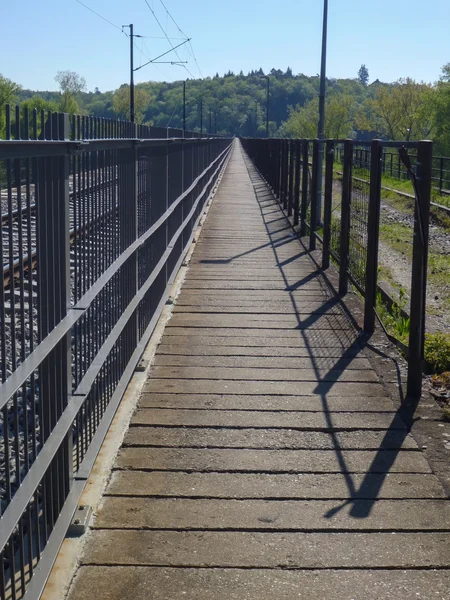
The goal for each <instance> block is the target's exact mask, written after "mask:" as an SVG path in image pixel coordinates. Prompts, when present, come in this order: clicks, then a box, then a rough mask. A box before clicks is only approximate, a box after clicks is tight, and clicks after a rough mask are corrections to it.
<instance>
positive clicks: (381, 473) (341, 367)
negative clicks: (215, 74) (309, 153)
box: [246, 159, 418, 519]
mask: <svg viewBox="0 0 450 600" xmlns="http://www.w3.org/2000/svg"><path fill="white" fill-rule="evenodd" d="M246 164H247V169H248V171H249V176H250V179H251V181H252V183H253V187H254V192H255V196H256V199H257V201H258V204H259V207H260V210H261V216H262V218H263V221H264V224H265V226H266V231H267V234H268V236H269V238H270V239H271V238H272V236H273V232H271V231H270V230H269V227H268V225H269V222H267V221H266V219H265V216H266V215H267V214H272V213H273V212H277V211H279V210H280V208H279V205H278V203H277V202H276V200H275V199H274V197H273V195H272V193H271V192H270V191H269V190H268V188H267V186H266V184H265V183H257V182H261V178H260V175H259V174H257V172H256V169H255V168H254V167H253V165H252V163H251V162H250V161H248V159H246ZM272 205H273V206H274V209H275V210H274V211H269V212H266V211H264V209H265V208H270V207H271V206H272ZM282 219H284V221H285V223H286V224H287V225H288V226H289V228H291V230H292V226H291V224H290V223H289V221H288V219H287V218H286V217H285V216H284V215H283V216H282V217H280V219H276V221H279V220H282ZM272 222H273V221H272ZM292 241H294V239H293V240H292ZM295 241H296V242H297V243H299V242H298V239H297V236H295ZM269 245H270V246H272V248H273V251H274V254H275V257H276V262H277V266H278V268H279V269H280V272H281V274H282V277H283V280H284V282H285V284H286V291H287V292H289V297H290V299H291V302H292V306H293V308H294V310H295V315H296V317H297V321H298V327H297V329H298V331H299V334H300V335H301V336H302V338H303V340H304V343H305V347H306V348H307V349H308V351H309V354H310V358H311V362H312V364H313V369H314V372H315V374H316V376H317V380H318V384H317V386H316V388H315V390H314V391H313V393H315V394H317V395H319V396H320V398H321V401H322V406H323V411H324V416H325V420H326V423H327V429H328V433H329V434H330V437H331V439H332V443H333V448H334V451H335V453H336V457H337V460H338V463H339V465H340V469H341V473H342V475H343V476H344V478H345V481H346V485H347V488H348V492H349V498H348V499H346V500H345V501H343V502H341V503H340V504H338V505H337V506H336V507H335V508H333V509H331V510H329V511H328V512H327V513H325V515H324V516H325V518H327V519H331V518H332V517H333V516H334V515H336V514H337V513H338V512H340V511H341V510H342V509H344V508H345V507H346V506H351V508H350V511H349V516H350V517H353V518H355V519H365V518H368V517H369V515H370V513H371V511H372V509H373V507H374V503H375V502H376V501H377V499H378V496H379V493H380V490H381V488H382V486H383V483H384V481H385V479H386V477H387V476H388V475H389V472H390V470H391V469H392V466H393V464H394V462H395V460H396V458H397V456H398V453H399V452H400V450H401V449H402V446H403V443H404V441H405V439H406V437H407V436H408V434H409V432H410V430H411V427H412V425H413V424H414V421H415V418H414V414H415V411H416V408H417V405H418V400H417V401H411V402H407V403H405V402H403V395H402V382H401V375H400V368H399V365H398V362H397V361H396V360H395V359H394V358H393V357H391V356H388V355H387V354H385V353H384V352H382V351H380V350H379V349H377V348H375V347H374V346H373V345H371V344H370V343H369V339H370V336H367V335H365V334H363V332H362V331H361V329H360V328H359V326H358V323H357V322H356V320H355V318H354V317H353V315H352V314H351V313H350V312H349V310H348V308H347V307H346V306H345V304H344V303H343V302H342V300H341V297H340V296H339V294H338V293H337V292H336V291H335V290H334V287H333V285H332V283H331V281H330V280H329V278H328V277H327V276H326V274H325V273H324V272H323V271H322V270H321V269H320V267H319V266H318V265H315V266H316V268H314V270H313V271H312V272H311V273H310V274H308V275H307V276H305V277H304V278H303V279H300V280H299V281H298V282H296V283H295V284H290V283H289V282H288V279H287V276H286V273H285V272H284V270H283V268H284V267H285V266H286V265H287V264H291V263H292V262H293V261H294V260H296V259H297V258H301V257H304V256H305V255H309V253H308V252H306V251H302V252H299V253H298V254H297V255H296V256H295V257H292V258H290V259H288V260H287V261H280V260H279V258H278V256H277V242H271V243H270V244H269ZM299 247H301V246H299ZM313 280H317V281H321V282H322V283H323V284H324V285H325V286H326V287H327V289H328V290H329V291H330V292H331V293H332V297H331V298H327V299H326V300H325V302H324V303H323V305H322V307H321V311H320V312H315V314H311V315H309V316H308V317H307V318H306V319H304V320H302V319H301V318H300V313H299V311H298V308H297V305H296V302H295V298H294V296H293V293H292V292H293V291H295V290H298V289H300V288H301V287H302V286H303V285H305V283H307V282H309V281H313ZM335 306H339V307H340V308H341V310H342V314H341V318H345V319H346V320H347V322H348V324H349V331H353V332H354V337H353V339H352V338H351V337H349V338H348V344H347V345H346V347H345V344H342V340H341V342H340V343H341V345H342V354H341V356H340V357H339V358H337V360H336V362H335V363H334V364H333V365H332V367H331V368H329V369H328V372H327V373H325V374H322V375H321V373H320V367H319V365H318V364H317V362H318V361H317V359H316V358H315V357H314V352H313V349H312V347H311V345H310V342H309V339H308V336H307V335H306V332H307V331H308V329H309V328H310V327H311V326H312V325H313V324H314V323H315V322H316V321H317V320H318V319H320V318H323V317H324V316H325V315H326V314H327V313H328V312H329V310H330V309H331V308H332V307H335ZM318 331H319V333H318V335H320V330H318ZM325 335H326V334H325ZM324 341H325V340H324ZM364 348H370V350H371V351H373V352H376V353H377V354H378V355H380V356H382V357H383V358H386V359H389V360H390V361H391V362H392V363H393V364H394V365H395V370H396V376H397V382H398V388H399V390H400V394H401V395H402V398H401V399H402V404H401V407H400V408H399V409H398V410H397V411H396V412H395V413H394V414H393V417H392V421H391V423H390V424H389V426H388V428H387V429H386V432H385V435H384V437H383V440H382V441H381V443H380V445H379V447H378V449H377V450H376V455H375V457H374V459H373V461H372V463H371V465H370V467H369V469H368V470H367V472H366V473H365V476H364V479H363V481H362V483H361V484H360V486H359V487H358V488H357V487H356V485H355V482H354V480H353V477H352V473H351V471H350V469H349V468H348V466H347V464H346V460H345V456H344V453H343V449H342V447H341V445H340V443H339V439H338V435H337V433H336V429H335V428H334V426H333V418H332V409H331V408H330V406H329V401H328V398H327V395H328V394H329V392H330V390H331V389H332V388H333V386H334V385H335V383H336V382H337V381H339V377H340V375H341V374H342V373H343V372H344V371H345V370H346V368H347V367H348V357H350V356H354V353H355V351H358V352H359V351H361V350H363V349H364ZM331 372H333V374H335V375H336V378H335V379H336V380H335V381H326V379H327V376H329V375H330V373H331ZM336 372H337V373H336ZM399 423H404V425H405V427H404V428H399ZM394 439H395V444H394V443H393V440H394Z"/></svg>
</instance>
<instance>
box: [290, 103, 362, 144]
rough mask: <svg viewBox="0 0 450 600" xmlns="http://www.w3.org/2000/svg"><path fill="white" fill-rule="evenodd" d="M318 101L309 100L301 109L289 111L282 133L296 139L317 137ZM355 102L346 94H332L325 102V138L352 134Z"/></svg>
mask: <svg viewBox="0 0 450 600" xmlns="http://www.w3.org/2000/svg"><path fill="white" fill-rule="evenodd" d="M318 115H319V101H318V99H317V98H315V99H314V100H311V101H310V102H308V103H307V104H306V105H305V106H303V107H297V108H296V109H295V110H293V109H291V112H290V115H289V119H288V120H287V121H286V123H285V124H284V126H283V128H282V130H281V131H282V133H284V134H286V135H288V136H290V137H296V138H310V139H311V138H315V137H317V122H318ZM354 117H355V100H354V99H353V98H352V97H351V96H349V95H347V94H333V95H331V96H328V98H327V99H326V102H325V126H324V133H325V138H334V139H337V138H343V137H348V136H350V135H351V133H352V129H353V122H354Z"/></svg>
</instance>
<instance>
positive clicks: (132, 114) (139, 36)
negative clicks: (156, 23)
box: [122, 23, 191, 123]
mask: <svg viewBox="0 0 450 600" xmlns="http://www.w3.org/2000/svg"><path fill="white" fill-rule="evenodd" d="M124 27H128V28H129V29H130V36H129V37H130V121H131V122H132V123H134V120H135V110H134V72H135V71H139V69H142V67H146V66H147V65H149V64H150V63H154V64H171V65H183V64H184V63H185V62H186V61H172V60H171V61H158V58H162V57H163V56H165V55H166V54H169V53H170V52H173V51H174V50H176V49H177V48H179V47H180V46H183V45H184V44H187V43H188V42H189V41H190V40H191V38H188V39H187V40H185V41H184V42H181V44H178V46H174V47H173V48H172V49H171V50H167V52H163V53H162V54H160V55H159V56H157V57H156V58H153V59H152V60H149V61H148V62H146V63H144V64H143V65H141V66H140V67H136V69H135V68H134V59H133V48H134V43H133V39H134V38H135V37H136V38H141V37H142V35H138V34H134V31H133V24H132V23H130V25H122V31H123V28H124Z"/></svg>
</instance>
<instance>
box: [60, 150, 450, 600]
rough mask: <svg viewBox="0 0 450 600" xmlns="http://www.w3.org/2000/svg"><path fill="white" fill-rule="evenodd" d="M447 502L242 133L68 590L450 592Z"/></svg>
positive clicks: (395, 595)
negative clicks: (249, 156)
mask: <svg viewBox="0 0 450 600" xmlns="http://www.w3.org/2000/svg"><path fill="white" fill-rule="evenodd" d="M444 497H445V495H444V492H443V490H442V488H441V485H440V483H439V481H438V480H437V478H436V477H435V476H434V475H433V474H432V472H431V470H430V467H429V465H428V463H427V461H426V460H425V458H424V456H423V454H422V452H421V451H420V449H419V448H418V446H417V445H416V443H415V441H414V439H412V437H411V436H410V435H408V434H407V431H406V429H405V425H404V423H403V421H402V420H401V419H400V418H399V417H398V416H397V414H396V411H395V408H394V405H393V402H392V401H391V400H390V399H389V398H388V397H387V394H386V392H385V390H384V388H383V386H382V385H381V383H380V382H379V380H378V378H377V375H376V373H375V371H374V370H373V369H372V367H371V364H370V362H369V360H368V358H367V357H366V356H365V355H364V352H363V351H362V350H361V348H360V345H359V343H358V334H357V331H355V329H354V328H353V326H352V324H351V322H350V320H349V319H348V317H347V316H346V314H345V313H344V311H343V309H342V308H341V307H340V304H339V302H338V300H337V298H336V297H335V296H334V294H333V293H332V292H331V291H330V289H329V288H328V287H327V285H326V284H325V282H324V280H323V278H322V276H321V275H320V273H318V272H317V271H316V270H315V268H314V266H313V263H312V262H311V261H310V259H309V258H308V256H307V255H305V252H304V251H303V250H302V248H301V246H300V244H299V242H298V241H297V240H296V239H295V237H294V236H293V235H292V230H291V228H290V226H289V225H288V223H287V221H286V219H285V218H284V217H283V215H282V214H281V212H280V210H279V208H278V206H277V205H276V203H274V201H273V199H272V197H271V195H270V193H269V192H268V191H267V189H266V188H265V186H264V184H263V182H262V181H261V180H260V179H259V177H258V176H257V174H256V173H255V172H254V170H253V169H252V168H251V166H250V165H248V164H246V162H245V161H244V158H243V156H242V151H241V148H240V145H239V143H238V142H236V144H235V148H234V151H233V154H232V158H231V160H230V163H229V165H228V168H227V171H226V173H225V175H224V177H223V180H222V183H221V185H220V188H219V191H218V194H217V196H216V198H215V200H214V202H213V205H212V207H211V209H210V212H209V215H208V217H207V220H206V223H205V225H204V228H203V231H202V234H201V236H200V239H199V241H198V243H197V247H196V250H195V252H194V255H193V259H192V262H191V266H190V268H189V270H188V274H187V277H186V281H185V283H184V284H183V287H182V291H181V293H180V295H179V297H178V300H177V302H176V306H175V310H174V315H173V317H172V319H171V320H170V322H169V323H168V326H167V327H166V330H165V334H164V336H163V339H162V342H161V344H160V346H159V349H158V352H157V355H156V359H155V363H154V366H153V367H152V370H151V376H150V378H149V380H148V383H147V384H146V387H145V389H144V393H143V395H142V398H141V401H140V405H139V409H138V411H137V412H136V414H135V416H134V417H133V420H132V423H131V426H130V429H129V432H128V434H127V435H126V438H125V441H124V444H123V447H122V449H121V451H120V454H119V457H118V459H117V462H116V465H115V469H114V473H113V476H112V479H111V482H110V484H109V487H108V489H107V493H106V496H105V498H104V501H103V504H102V506H101V509H100V511H99V513H98V515H97V518H96V520H95V524H94V529H93V531H92V532H91V534H90V538H89V541H88V544H87V547H86V551H85V554H84V558H83V561H82V565H81V567H80V568H79V570H78V573H77V576H76V578H75V582H74V585H73V587H72V591H71V594H70V599H71V600H87V599H88V598H92V597H95V598H100V599H102V600H106V599H108V600H131V599H133V600H144V599H146V600H147V599H158V600H175V599H177V600H179V599H180V598H186V599H189V600H194V599H195V600H265V599H273V600H281V599H282V600H291V599H293V598H301V599H304V600H319V599H320V600H331V599H332V600H350V599H355V600H356V599H358V600H375V599H376V600H380V599H388V598H389V599H395V600H402V599H405V600H406V599H408V600H410V599H411V598H421V599H430V598H433V599H442V600H444V599H447V600H448V598H449V597H450V570H449V563H450V544H449V542H450V507H449V504H448V502H447V501H446V500H445V499H444ZM394 534H395V535H394Z"/></svg>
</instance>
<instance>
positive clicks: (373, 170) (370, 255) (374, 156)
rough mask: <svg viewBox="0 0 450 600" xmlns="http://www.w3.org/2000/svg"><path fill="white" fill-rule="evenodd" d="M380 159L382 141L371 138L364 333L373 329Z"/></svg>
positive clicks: (378, 230)
mask: <svg viewBox="0 0 450 600" xmlns="http://www.w3.org/2000/svg"><path fill="white" fill-rule="evenodd" d="M382 161H383V145H382V142H381V140H373V141H372V146H371V158H370V194H369V208H368V213H367V256H366V281H365V294H364V331H365V332H366V333H373V331H374V329H375V307H376V300H377V278H378V277H377V276H378V239H379V234H380V208H381V171H382Z"/></svg>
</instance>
